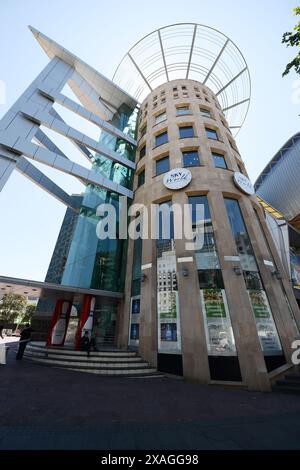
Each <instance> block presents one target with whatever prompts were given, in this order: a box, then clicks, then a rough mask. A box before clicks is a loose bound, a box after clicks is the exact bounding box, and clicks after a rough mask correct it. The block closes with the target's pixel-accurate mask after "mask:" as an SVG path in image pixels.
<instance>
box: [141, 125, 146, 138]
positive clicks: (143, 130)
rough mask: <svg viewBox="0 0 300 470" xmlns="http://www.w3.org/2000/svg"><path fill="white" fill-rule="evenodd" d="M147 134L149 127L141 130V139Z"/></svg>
mask: <svg viewBox="0 0 300 470" xmlns="http://www.w3.org/2000/svg"><path fill="white" fill-rule="evenodd" d="M146 132H147V126H144V127H142V129H141V138H142V137H144V135H145V134H146Z"/></svg>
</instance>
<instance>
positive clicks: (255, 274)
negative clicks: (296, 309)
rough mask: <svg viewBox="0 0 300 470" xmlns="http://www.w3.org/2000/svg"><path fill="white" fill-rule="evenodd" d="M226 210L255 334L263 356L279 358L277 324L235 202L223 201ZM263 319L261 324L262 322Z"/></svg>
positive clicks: (242, 219) (228, 199) (280, 350)
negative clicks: (254, 326) (277, 356)
mask: <svg viewBox="0 0 300 470" xmlns="http://www.w3.org/2000/svg"><path fill="white" fill-rule="evenodd" d="M225 206H226V210H227V215H228V219H229V223H230V226H231V231H232V235H233V237H234V240H235V243H236V249H237V252H238V254H239V258H240V265H241V268H242V271H243V277H244V281H245V285H246V289H247V291H248V295H249V300H250V304H251V307H252V310H253V314H254V318H255V323H256V327H257V333H258V337H259V340H260V344H261V348H262V350H263V353H264V355H265V356H269V355H270V356H272V355H273V356H274V355H276V354H277V355H281V354H282V347H281V344H280V339H279V337H278V333H277V328H276V324H275V322H274V319H273V314H272V311H271V308H270V305H269V301H268V298H267V295H266V292H265V290H264V286H263V283H262V279H261V277H260V273H259V268H258V266H257V263H256V258H255V253H254V250H253V247H252V243H251V240H250V237H249V234H248V231H247V228H246V225H245V221H244V217H243V215H242V212H241V209H240V206H239V203H238V201H236V200H235V199H230V198H225ZM262 319H263V320H262Z"/></svg>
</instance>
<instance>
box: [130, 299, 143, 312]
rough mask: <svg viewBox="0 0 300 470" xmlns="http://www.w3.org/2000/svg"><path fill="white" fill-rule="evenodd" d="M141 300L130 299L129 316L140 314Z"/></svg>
mask: <svg viewBox="0 0 300 470" xmlns="http://www.w3.org/2000/svg"><path fill="white" fill-rule="evenodd" d="M140 307H141V299H132V302H131V315H138V314H139V313H140Z"/></svg>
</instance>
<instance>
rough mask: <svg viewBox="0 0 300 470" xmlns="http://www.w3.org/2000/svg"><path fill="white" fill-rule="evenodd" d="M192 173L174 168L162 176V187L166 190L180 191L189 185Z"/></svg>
mask: <svg viewBox="0 0 300 470" xmlns="http://www.w3.org/2000/svg"><path fill="white" fill-rule="evenodd" d="M191 180H192V173H191V172H190V170H187V169H186V168H174V170H171V171H169V172H168V173H167V174H166V175H165V176H164V180H163V181H164V185H165V187H166V188H168V189H182V188H185V187H186V186H187V185H188V184H190V182H191Z"/></svg>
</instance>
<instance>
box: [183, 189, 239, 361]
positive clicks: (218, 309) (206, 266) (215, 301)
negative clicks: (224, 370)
mask: <svg viewBox="0 0 300 470" xmlns="http://www.w3.org/2000/svg"><path fill="white" fill-rule="evenodd" d="M188 201H189V205H190V211H191V219H192V230H193V234H194V236H195V242H194V243H195V259H196V266H197V270H198V279H199V287H200V297H201V304H202V310H203V316H204V324H205V333H206V338H207V346H208V351H209V355H210V356H236V348H235V340H234V336H233V330H232V325H231V319H230V313H229V309H228V305H227V299H226V293H225V290H224V283H223V277H222V271H221V268H220V262H219V256H218V251H217V247H216V243H215V236H214V229H213V225H212V220H211V214H210V209H209V205H208V200H207V196H190V197H189V198H188ZM224 338H226V341H225V342H224V341H223V340H224Z"/></svg>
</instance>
